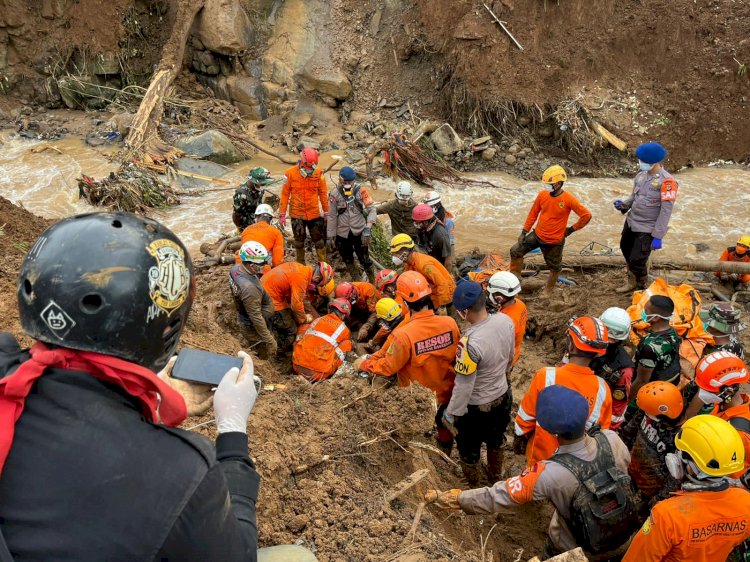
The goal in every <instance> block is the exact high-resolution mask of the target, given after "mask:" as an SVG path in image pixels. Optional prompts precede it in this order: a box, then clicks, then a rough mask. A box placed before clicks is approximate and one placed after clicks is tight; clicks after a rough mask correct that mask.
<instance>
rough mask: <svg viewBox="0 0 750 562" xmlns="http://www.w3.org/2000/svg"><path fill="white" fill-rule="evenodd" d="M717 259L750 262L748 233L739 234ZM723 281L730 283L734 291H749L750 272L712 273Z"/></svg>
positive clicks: (749, 236) (749, 238) (749, 237)
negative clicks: (737, 238) (732, 244)
mask: <svg viewBox="0 0 750 562" xmlns="http://www.w3.org/2000/svg"><path fill="white" fill-rule="evenodd" d="M719 261H726V262H741V263H750V235H747V234H746V235H745V236H741V237H740V239H739V240H737V243H736V244H735V245H734V246H730V247H729V248H727V249H726V250H724V252H722V254H721V257H720V258H719ZM714 275H715V276H716V277H718V278H719V279H720V280H721V281H722V282H724V283H731V284H732V287H733V288H734V290H736V291H750V273H724V272H723V271H716V272H715V273H714Z"/></svg>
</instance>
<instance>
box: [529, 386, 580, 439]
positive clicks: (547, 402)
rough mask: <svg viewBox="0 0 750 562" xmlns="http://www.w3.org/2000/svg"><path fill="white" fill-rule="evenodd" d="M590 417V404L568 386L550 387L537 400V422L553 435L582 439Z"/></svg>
mask: <svg viewBox="0 0 750 562" xmlns="http://www.w3.org/2000/svg"><path fill="white" fill-rule="evenodd" d="M588 417H589V403H588V402H587V401H586V399H585V398H584V397H583V395H582V394H580V393H578V392H576V391H575V390H571V389H569V388H568V387H566V386H562V385H559V384H553V385H552V386H548V387H547V388H545V389H543V390H542V391H541V392H540V393H539V396H538V397H537V399H536V421H537V423H538V424H539V425H540V426H541V427H542V428H543V429H545V430H546V431H549V432H550V433H552V434H555V435H569V436H571V437H580V436H582V435H583V434H584V432H585V431H586V420H587V419H588Z"/></svg>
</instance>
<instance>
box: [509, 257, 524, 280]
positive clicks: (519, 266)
mask: <svg viewBox="0 0 750 562" xmlns="http://www.w3.org/2000/svg"><path fill="white" fill-rule="evenodd" d="M522 271H523V258H510V272H511V273H515V274H516V277H518V278H519V279H520V278H521V272H522Z"/></svg>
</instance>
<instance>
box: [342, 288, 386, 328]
mask: <svg viewBox="0 0 750 562" xmlns="http://www.w3.org/2000/svg"><path fill="white" fill-rule="evenodd" d="M334 295H335V297H336V298H337V299H345V300H346V301H347V302H349V303H350V304H351V308H352V310H351V314H350V315H349V322H348V323H347V326H349V329H350V330H357V336H356V338H357V339H356V341H358V342H364V341H367V339H368V338H369V337H370V332H371V331H372V330H373V328H374V327H375V324H376V323H377V321H378V317H377V314H376V313H375V305H376V304H377V303H378V301H379V300H380V299H381V297H382V295H381V294H380V291H378V290H377V289H376V288H375V286H374V285H372V284H370V283H366V282H364V281H359V282H355V283H349V282H344V283H341V284H340V285H339V286H338V287H336V291H335V292H334Z"/></svg>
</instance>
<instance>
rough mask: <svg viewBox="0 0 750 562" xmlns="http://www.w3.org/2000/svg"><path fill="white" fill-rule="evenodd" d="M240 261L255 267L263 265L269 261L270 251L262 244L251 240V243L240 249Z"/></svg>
mask: <svg viewBox="0 0 750 562" xmlns="http://www.w3.org/2000/svg"><path fill="white" fill-rule="evenodd" d="M240 260H241V261H243V262H245V261H247V262H250V263H253V264H255V265H263V264H264V263H266V262H267V261H268V250H266V247H265V246H264V245H263V244H261V243H260V242H256V241H255V240H250V241H249V242H245V243H244V244H243V245H242V248H240Z"/></svg>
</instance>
